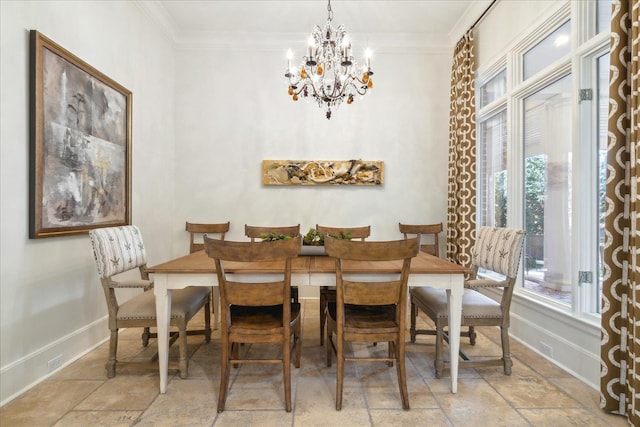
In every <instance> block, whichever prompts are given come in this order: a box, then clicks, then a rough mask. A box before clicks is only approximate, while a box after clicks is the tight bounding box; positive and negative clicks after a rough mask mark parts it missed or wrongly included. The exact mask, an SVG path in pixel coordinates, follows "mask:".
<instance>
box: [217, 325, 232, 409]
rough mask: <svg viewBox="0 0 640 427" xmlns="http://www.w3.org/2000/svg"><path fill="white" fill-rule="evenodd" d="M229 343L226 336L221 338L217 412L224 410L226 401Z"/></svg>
mask: <svg viewBox="0 0 640 427" xmlns="http://www.w3.org/2000/svg"><path fill="white" fill-rule="evenodd" d="M230 346H231V344H230V343H229V341H228V338H226V339H225V337H223V339H222V364H221V367H220V371H221V372H220V391H219V392H218V412H219V413H220V412H222V411H224V404H225V402H226V401H227V389H228V388H229V369H230V366H229V355H230V348H229V347H230Z"/></svg>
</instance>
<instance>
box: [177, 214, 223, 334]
mask: <svg viewBox="0 0 640 427" xmlns="http://www.w3.org/2000/svg"><path fill="white" fill-rule="evenodd" d="M230 225H231V222H230V221H227V222H222V223H205V224H203V223H195V222H189V221H187V222H186V224H185V230H187V231H188V232H189V253H190V254H192V253H194V252H198V251H201V250H204V243H203V242H202V237H203V236H204V235H205V234H206V235H207V236H209V237H211V236H212V235H216V236H219V238H220V240H224V236H225V234H226V233H227V232H228V231H229V226H230ZM219 307H220V290H219V289H218V287H217V286H212V287H211V312H212V313H216V314H215V315H214V316H213V329H218V326H219V324H218V316H217V313H218V310H219Z"/></svg>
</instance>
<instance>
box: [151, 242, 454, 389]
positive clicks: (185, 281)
mask: <svg viewBox="0 0 640 427" xmlns="http://www.w3.org/2000/svg"><path fill="white" fill-rule="evenodd" d="M401 268H402V261H387V262H381V263H370V262H363V261H345V262H344V265H343V269H344V272H345V273H346V274H348V275H350V277H353V279H354V280H357V278H358V277H360V278H361V279H362V280H368V279H371V278H372V275H375V277H376V278H378V279H379V280H384V276H385V275H386V276H388V278H389V279H393V278H394V277H397V275H398V274H399V273H400V270H401ZM224 269H225V272H226V274H227V275H229V277H230V279H231V280H233V278H235V279H238V280H246V279H249V280H254V281H260V280H270V279H272V278H273V277H274V275H276V274H277V275H278V276H281V274H282V273H281V271H282V269H281V266H279V265H275V264H274V263H269V262H256V263H237V262H231V261H227V262H225V263H224ZM147 271H148V272H149V273H150V274H153V281H154V294H155V299H156V314H157V332H158V361H159V370H160V393H163V394H164V393H166V390H167V381H168V368H169V318H170V313H171V291H172V290H173V289H182V288H185V287H187V286H208V287H215V286H218V278H217V274H216V267H215V263H214V261H213V259H211V258H209V257H208V256H207V254H206V253H205V251H204V250H201V251H198V252H194V253H192V254H189V255H185V256H182V257H179V258H175V259H172V260H170V261H167V262H163V263H161V264H158V265H155V266H152V267H148V268H147ZM381 276H382V277H381ZM335 285H336V265H335V259H334V258H332V257H329V256H322V255H302V256H298V257H296V258H294V259H293V261H292V267H291V286H298V287H303V286H335ZM408 285H409V286H410V287H411V286H431V287H434V288H441V289H445V290H446V291H447V297H448V303H449V352H450V361H451V364H450V366H451V392H452V393H457V389H458V352H459V349H460V327H461V314H462V294H463V292H464V268H463V267H462V266H461V265H458V264H455V263H453V262H450V261H447V260H445V259H443V258H438V257H435V256H433V255H430V254H427V253H425V252H419V253H418V255H417V256H416V257H415V258H413V259H412V261H411V269H410V273H409V279H408ZM407 303H408V301H407ZM218 312H219V311H218V310H217V307H216V308H215V313H214V315H217V313H218Z"/></svg>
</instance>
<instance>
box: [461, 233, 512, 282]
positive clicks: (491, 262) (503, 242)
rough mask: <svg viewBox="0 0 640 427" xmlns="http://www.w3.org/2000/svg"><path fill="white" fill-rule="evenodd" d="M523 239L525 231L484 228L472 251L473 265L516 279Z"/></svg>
mask: <svg viewBox="0 0 640 427" xmlns="http://www.w3.org/2000/svg"><path fill="white" fill-rule="evenodd" d="M523 239H524V231H523V230H515V229H511V228H495V227H482V228H480V232H479V233H478V237H477V239H476V244H475V245H474V247H473V249H472V250H471V263H472V264H473V265H474V266H477V267H479V268H485V269H487V270H491V271H495V272H496V273H499V274H504V275H505V276H507V277H516V275H517V274H518V265H519V263H520V252H521V248H522V242H523Z"/></svg>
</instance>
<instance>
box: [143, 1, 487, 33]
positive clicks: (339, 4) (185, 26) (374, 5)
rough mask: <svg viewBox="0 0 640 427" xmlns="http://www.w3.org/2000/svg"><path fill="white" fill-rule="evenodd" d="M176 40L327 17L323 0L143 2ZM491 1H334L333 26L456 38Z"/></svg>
mask: <svg viewBox="0 0 640 427" xmlns="http://www.w3.org/2000/svg"><path fill="white" fill-rule="evenodd" d="M142 3H144V4H145V7H146V8H147V9H148V10H150V11H151V12H152V13H153V14H154V15H155V17H156V19H158V20H160V21H161V23H162V24H163V25H164V27H165V28H166V30H167V31H168V32H169V33H170V34H171V35H172V37H173V38H174V40H175V41H178V42H180V41H181V40H187V39H194V38H195V37H215V36H216V35H222V34H224V35H226V36H231V35H237V34H242V35H245V36H247V35H253V36H254V37H257V36H259V35H264V34H270V35H271V34H310V33H311V30H312V29H313V27H314V26H315V25H320V26H323V25H324V23H325V22H326V21H327V15H328V12H327V1H325V0H307V1H300V0H280V1H271V0H253V1H246V0H233V1H230V0H226V1H225V0H209V1H202V0H201V1H196V0H151V1H144V2H142ZM490 3H491V0H413V1H404V0H387V1H382V0H380V1H368V0H344V1H341V0H334V1H333V2H332V3H331V8H332V10H333V24H334V26H337V25H340V24H344V25H345V27H346V29H347V31H349V32H350V33H352V34H371V35H375V36H376V37H385V36H386V35H388V36H391V35H405V36H406V35H409V36H413V37H431V38H438V39H440V40H447V42H448V44H451V43H455V41H457V39H458V38H459V37H460V36H461V35H462V33H463V32H464V31H465V30H466V29H468V28H469V27H470V26H471V25H472V24H473V23H474V21H475V20H476V19H477V18H478V17H479V16H480V15H481V14H482V12H483V11H484V10H485V9H486V8H487V7H488V5H489V4H490Z"/></svg>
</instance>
